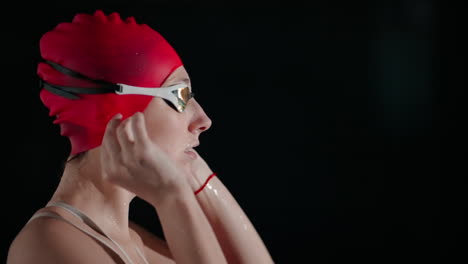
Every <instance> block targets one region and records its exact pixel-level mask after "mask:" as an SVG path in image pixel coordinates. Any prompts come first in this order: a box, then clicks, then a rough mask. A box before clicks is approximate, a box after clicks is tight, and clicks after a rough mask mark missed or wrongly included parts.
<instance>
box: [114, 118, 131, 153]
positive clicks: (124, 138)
mask: <svg viewBox="0 0 468 264" xmlns="http://www.w3.org/2000/svg"><path fill="white" fill-rule="evenodd" d="M130 120H131V118H130V117H129V118H127V119H125V120H124V121H122V123H120V125H119V127H117V139H118V140H119V143H120V147H121V148H122V152H123V153H126V152H128V151H129V150H130V147H131V144H132V143H131V142H130V140H129V139H128V133H127V132H126V130H127V129H128V128H127V127H128V122H130Z"/></svg>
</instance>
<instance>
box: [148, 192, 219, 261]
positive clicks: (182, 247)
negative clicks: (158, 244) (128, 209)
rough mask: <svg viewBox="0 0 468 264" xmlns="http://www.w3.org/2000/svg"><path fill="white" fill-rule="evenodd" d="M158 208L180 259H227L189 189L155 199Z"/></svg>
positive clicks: (163, 226) (161, 219)
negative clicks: (158, 199) (159, 199)
mask: <svg viewBox="0 0 468 264" xmlns="http://www.w3.org/2000/svg"><path fill="white" fill-rule="evenodd" d="M151 204H152V205H153V206H154V207H155V208H156V210H157V213H158V216H159V219H160V222H161V226H162V228H163V232H164V235H165V237H166V241H167V244H168V246H169V249H170V250H171V253H172V256H173V257H174V260H175V261H176V263H203V264H204V263H216V264H218V263H226V259H225V257H224V255H223V253H222V250H221V247H220V245H219V243H218V241H217V239H216V236H215V234H214V232H213V230H212V228H211V226H210V224H209V222H208V220H207V218H206V216H205V215H204V213H203V211H202V209H201V207H200V205H199V204H198V203H197V201H196V198H195V197H194V195H193V192H191V190H190V188H189V187H187V191H185V192H181V193H179V194H176V195H168V196H166V197H164V199H163V200H162V201H158V202H157V203H153V202H152V203H151Z"/></svg>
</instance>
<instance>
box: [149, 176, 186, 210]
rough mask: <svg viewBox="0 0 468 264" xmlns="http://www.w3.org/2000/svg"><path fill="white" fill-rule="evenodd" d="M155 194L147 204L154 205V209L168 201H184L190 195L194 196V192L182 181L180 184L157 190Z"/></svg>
mask: <svg viewBox="0 0 468 264" xmlns="http://www.w3.org/2000/svg"><path fill="white" fill-rule="evenodd" d="M153 194H154V195H151V197H150V199H148V200H147V202H149V203H150V204H151V205H153V207H158V206H160V205H161V204H163V203H164V202H165V201H167V200H174V199H179V198H180V199H184V198H185V197H187V196H189V195H191V196H193V191H192V188H191V187H190V185H189V184H188V183H187V182H186V181H182V182H180V183H177V184H173V185H171V186H167V187H166V188H164V189H160V190H157V191H155V192H153Z"/></svg>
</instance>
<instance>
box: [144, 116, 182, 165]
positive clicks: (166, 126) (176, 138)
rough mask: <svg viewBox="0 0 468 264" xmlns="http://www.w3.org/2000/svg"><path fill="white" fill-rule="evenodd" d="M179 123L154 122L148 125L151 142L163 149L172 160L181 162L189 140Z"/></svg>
mask: <svg viewBox="0 0 468 264" xmlns="http://www.w3.org/2000/svg"><path fill="white" fill-rule="evenodd" d="M179 124H180V123H179V122H167V120H166V122H153V123H151V124H148V125H147V131H148V136H149V138H150V139H151V141H152V142H153V143H155V144H157V145H158V146H159V147H161V148H162V149H163V150H164V151H165V152H166V153H167V154H168V155H169V156H170V157H171V158H173V159H174V160H180V159H181V156H182V154H184V149H185V147H186V144H187V143H188V142H189V140H188V139H187V137H186V133H184V131H183V128H182V127H181V126H180V125H179Z"/></svg>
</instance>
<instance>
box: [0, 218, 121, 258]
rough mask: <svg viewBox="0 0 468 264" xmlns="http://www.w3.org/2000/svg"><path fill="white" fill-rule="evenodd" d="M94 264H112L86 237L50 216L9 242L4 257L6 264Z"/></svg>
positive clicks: (27, 227)
mask: <svg viewBox="0 0 468 264" xmlns="http://www.w3.org/2000/svg"><path fill="white" fill-rule="evenodd" d="M83 253H87V254H83ZM89 253H91V254H89ZM97 262H99V263H116V262H115V260H114V259H113V257H112V256H111V255H109V254H106V252H105V251H104V250H103V248H102V247H101V246H100V245H99V244H98V243H96V242H95V241H93V240H92V239H90V238H89V237H88V236H87V235H85V234H84V233H82V232H81V231H79V230H77V229H76V228H74V227H73V226H71V225H70V224H68V223H66V222H64V221H62V220H60V219H54V218H50V217H40V218H36V219H34V220H32V221H31V222H30V223H28V224H27V225H25V226H24V227H23V229H22V230H21V231H20V232H19V233H18V235H17V236H16V237H15V239H14V240H13V242H12V243H11V245H10V248H9V250H8V258H7V263H8V264H22V263H38V264H40V263H70V264H74V263H97Z"/></svg>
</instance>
